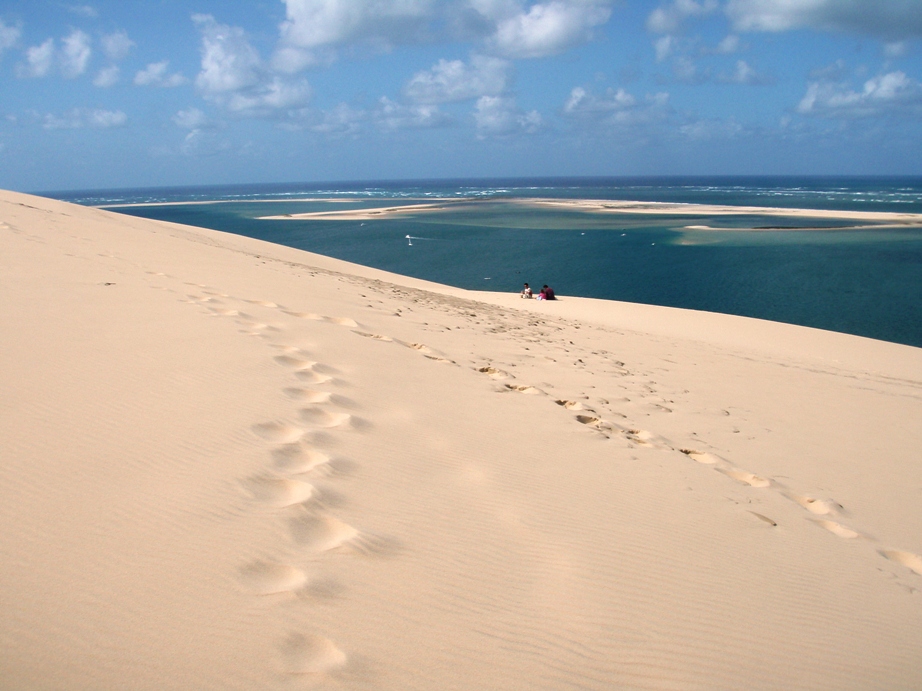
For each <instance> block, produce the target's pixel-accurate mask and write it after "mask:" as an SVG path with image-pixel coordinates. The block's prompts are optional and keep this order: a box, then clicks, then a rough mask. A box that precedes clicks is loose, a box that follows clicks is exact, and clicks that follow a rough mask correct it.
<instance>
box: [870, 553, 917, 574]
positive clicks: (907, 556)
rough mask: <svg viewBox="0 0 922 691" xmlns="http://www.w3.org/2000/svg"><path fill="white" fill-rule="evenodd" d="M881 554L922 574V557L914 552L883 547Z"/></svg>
mask: <svg viewBox="0 0 922 691" xmlns="http://www.w3.org/2000/svg"><path fill="white" fill-rule="evenodd" d="M880 554H881V556H883V557H886V558H887V559H889V560H890V561H895V562H896V563H897V564H902V565H903V566H905V567H906V568H907V569H910V570H911V571H913V572H915V573H917V574H919V575H920V576H922V557H920V556H919V555H918V554H913V553H912V552H903V551H900V550H895V549H882V550H880Z"/></svg>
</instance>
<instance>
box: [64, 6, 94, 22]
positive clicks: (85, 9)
mask: <svg viewBox="0 0 922 691" xmlns="http://www.w3.org/2000/svg"><path fill="white" fill-rule="evenodd" d="M67 9H68V10H70V11H71V12H73V13H74V14H78V15H80V16H81V17H87V18H89V19H95V18H96V17H98V16H99V12H97V11H96V8H95V7H92V6H91V5H68V6H67Z"/></svg>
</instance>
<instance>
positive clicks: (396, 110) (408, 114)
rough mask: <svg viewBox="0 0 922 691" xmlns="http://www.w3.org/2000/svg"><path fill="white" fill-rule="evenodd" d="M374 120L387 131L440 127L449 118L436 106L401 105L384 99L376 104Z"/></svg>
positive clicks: (448, 120)
mask: <svg viewBox="0 0 922 691" xmlns="http://www.w3.org/2000/svg"><path fill="white" fill-rule="evenodd" d="M374 118H375V122H376V123H377V124H378V125H379V126H380V127H383V128H384V129H389V130H403V129H424V128H429V127H440V126H442V125H445V124H447V123H448V122H450V118H449V117H448V116H447V115H446V114H445V113H442V112H441V111H440V110H439V107H438V106H437V105H433V104H414V105H402V104H400V103H395V102H394V101H392V100H390V99H389V98H386V97H385V98H382V99H381V100H380V101H379V102H378V108H377V110H376V111H375V113H374Z"/></svg>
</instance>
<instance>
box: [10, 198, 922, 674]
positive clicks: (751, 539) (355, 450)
mask: <svg viewBox="0 0 922 691" xmlns="http://www.w3.org/2000/svg"><path fill="white" fill-rule="evenodd" d="M608 203H609V202H606V204H608ZM374 211H375V212H376V213H380V212H381V209H376V210H374ZM355 213H356V212H354V211H348V212H344V215H346V214H353V215H354V214H355ZM670 213H671V211H670ZM821 213H824V212H816V214H821ZM784 214H785V215H791V213H790V210H785V212H784ZM328 216H329V214H328ZM349 218H353V217H352V216H349ZM356 218H357V217H356ZM855 220H874V221H876V222H882V221H883V222H885V221H886V220H887V219H881V218H875V219H870V218H866V217H861V218H858V217H857V216H856V217H855ZM890 220H893V221H894V222H898V223H902V222H904V220H905V219H903V220H896V219H890ZM906 222H915V221H912V220H911V219H910V220H909V221H906ZM0 238H2V243H3V245H2V251H0V262H2V269H0V286H2V294H3V300H2V301H0V315H2V323H3V325H4V337H3V340H2V345H0V390H2V391H3V392H4V394H3V396H2V397H0V401H2V403H0V405H2V414H0V448H2V449H3V462H2V464H0V472H2V476H0V481H2V485H0V486H2V489H0V499H2V501H0V515H2V521H3V526H4V530H3V531H2V533H0V576H2V583H3V584H4V587H3V588H2V589H0V609H2V611H3V613H4V615H3V617H2V619H0V649H2V651H3V652H2V653H0V679H3V683H2V686H4V687H5V688H16V689H20V688H21V689H25V688H28V689H61V688H67V689H110V688H111V689H116V688H124V687H125V686H131V687H132V688H137V689H158V690H160V689H190V688H194V689H211V688H214V689H263V688H265V689H270V688H284V689H301V688H318V689H320V688H323V689H327V688H337V689H340V688H341V689H475V688H492V689H570V688H573V689H576V688H580V689H613V688H624V689H667V688H668V689H673V688H682V689H693V688H700V689H740V688H746V689H777V688H790V689H867V688H918V687H920V686H922V666H920V665H919V651H920V650H922V511H920V508H919V507H920V506H922V502H920V500H922V484H920V477H922V472H920V471H922V456H920V454H919V451H918V450H919V448H922V426H920V425H919V423H918V421H919V420H920V419H922V349H919V348H914V347H911V346H904V345H898V344H894V343H888V342H883V341H876V340H871V339H866V338H861V337H857V336H850V335H845V334H840V333H833V332H828V331H821V330H817V329H809V328H805V327H798V326H792V325H784V324H779V323H774V322H768V321H761V320H756V319H749V318H744V317H736V316H728V315H720V314H714V313H705V312H694V311H689V310H679V309H673V308H666V307H654V306H649V305H639V304H631V303H624V302H614V301H605V300H592V299H585V298H573V297H568V296H567V295H561V296H560V299H559V300H558V301H555V302H539V301H530V300H522V299H520V298H519V296H518V295H517V294H514V293H512V294H510V293H489V292H480V291H477V292H475V291H468V290H463V289H460V288H452V287H448V286H444V285H440V284H436V283H431V282H426V281H422V280H418V279H413V278H408V277H404V276H400V275H396V274H391V273H386V272H384V271H379V270H376V269H371V268H367V267H363V266H359V265H356V264H349V263H346V262H343V261H339V260H335V259H331V258H328V257H323V256H320V255H316V254H311V253H308V252H304V251H301V250H297V249H293V248H289V247H283V246H280V245H275V244H270V243H267V242H263V241H260V240H256V239H252V238H247V237H241V236H237V235H231V234H228V233H223V232H218V231H213V230H206V229H201V228H193V227H189V226H181V225H177V224H173V223H168V222H163V221H153V220H148V219H143V218H138V217H132V216H124V215H117V214H114V213H112V212H108V211H105V210H101V209H93V208H86V207H81V206H77V205H73V204H68V203H64V202H59V201H53V200H49V199H43V198H39V197H34V196H29V195H24V194H19V193H13V192H0Z"/></svg>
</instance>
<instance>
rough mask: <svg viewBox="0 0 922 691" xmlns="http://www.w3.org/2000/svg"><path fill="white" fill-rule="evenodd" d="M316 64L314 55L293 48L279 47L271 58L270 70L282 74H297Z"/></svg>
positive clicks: (307, 51)
mask: <svg viewBox="0 0 922 691" xmlns="http://www.w3.org/2000/svg"><path fill="white" fill-rule="evenodd" d="M316 63H317V57H316V56H315V55H314V53H312V52H311V51H309V50H304V49H303V48H296V47H294V46H281V47H280V48H278V49H276V51H275V54H274V55H273V56H272V69H273V70H275V71H276V72H281V73H282V74H297V73H298V72H300V71H301V70H303V69H305V68H306V67H310V66H311V65H314V64H316Z"/></svg>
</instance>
